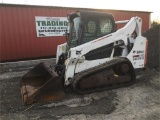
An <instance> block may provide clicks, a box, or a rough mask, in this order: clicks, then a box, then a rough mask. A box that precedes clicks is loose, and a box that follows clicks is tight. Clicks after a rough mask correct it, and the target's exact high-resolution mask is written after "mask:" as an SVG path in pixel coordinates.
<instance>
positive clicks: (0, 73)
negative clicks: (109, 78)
mask: <svg viewBox="0 0 160 120" xmlns="http://www.w3.org/2000/svg"><path fill="white" fill-rule="evenodd" d="M159 28H160V26H159V27H158V29H157V28H156V29H157V30H160V29H159ZM152 31H153V30H152ZM153 33H156V34H159V33H158V32H153ZM145 35H146V36H147V35H148V36H147V37H148V39H149V43H152V42H153V41H151V40H153V39H152V38H153V37H154V38H156V37H155V35H153V34H151V35H150V36H149V34H148V33H146V34H145ZM157 38H158V40H159V39H160V38H159V37H157ZM156 40H157V39H156ZM156 42H157V41H156ZM157 43H158V42H157ZM152 45H155V46H156V47H155V46H152V47H151V45H150V47H149V64H148V68H147V69H146V70H145V71H140V70H138V71H136V74H137V80H136V82H135V84H134V85H132V86H128V87H124V88H119V89H114V90H108V91H103V92H98V93H92V94H87V95H78V94H76V93H74V92H73V91H72V89H70V88H68V89H67V90H66V93H67V94H66V98H65V99H63V100H59V101H50V102H47V103H37V104H34V105H29V106H24V105H23V104H22V101H21V95H20V78H21V76H22V75H24V74H25V73H26V72H27V71H28V70H30V69H31V68H32V67H33V66H29V67H25V68H23V67H17V68H13V69H10V68H5V69H0V120H160V71H159V48H160V47H159V45H157V44H152ZM152 51H153V52H152ZM157 55H158V56H157Z"/></svg>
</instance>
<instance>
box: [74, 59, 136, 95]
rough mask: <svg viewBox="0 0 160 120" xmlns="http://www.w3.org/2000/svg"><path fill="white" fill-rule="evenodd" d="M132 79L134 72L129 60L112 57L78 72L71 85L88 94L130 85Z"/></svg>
mask: <svg viewBox="0 0 160 120" xmlns="http://www.w3.org/2000/svg"><path fill="white" fill-rule="evenodd" d="M134 81H135V72H134V68H133V66H132V64H131V63H130V61H129V60H128V59H126V58H114V59H113V60H111V61H109V62H106V63H104V64H101V65H99V66H96V67H94V68H90V69H87V70H85V71H82V72H80V73H78V74H77V75H75V76H74V78H73V82H72V86H73V89H74V90H75V91H76V92H78V93H79V94H88V93H92V92H100V91H104V90H109V89H115V88H119V87H124V86H128V85H132V84H133V83H134Z"/></svg>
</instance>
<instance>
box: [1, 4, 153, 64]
mask: <svg viewBox="0 0 160 120" xmlns="http://www.w3.org/2000/svg"><path fill="white" fill-rule="evenodd" d="M76 10H87V11H102V12H107V13H112V14H113V15H114V17H115V20H126V19H130V18H131V17H133V16H139V17H141V18H142V19H143V27H142V31H145V30H147V29H148V28H149V22H150V21H149V16H150V13H149V12H136V11H132V12H131V11H117V10H98V9H84V8H62V7H46V6H25V5H3V4H1V5H0V14H1V19H0V27H1V29H0V61H1V62H3V61H16V60H21V59H35V58H44V57H55V55H56V49H57V45H58V44H62V43H64V42H65V36H57V37H37V35H36V23H35V16H49V17H50V16H51V17H66V16H67V14H68V13H71V12H74V11H76Z"/></svg>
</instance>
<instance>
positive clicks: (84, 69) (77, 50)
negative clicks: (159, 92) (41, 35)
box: [21, 11, 148, 105]
mask: <svg viewBox="0 0 160 120" xmlns="http://www.w3.org/2000/svg"><path fill="white" fill-rule="evenodd" d="M67 18H68V21H69V32H67V33H66V38H67V41H66V43H64V44H61V45H58V47H57V57H56V66H55V70H52V69H51V68H50V67H48V65H46V64H45V63H40V64H39V65H37V66H36V67H35V68H33V69H32V70H31V71H29V72H28V73H27V74H25V75H24V76H23V77H22V79H21V95H22V100H23V103H24V104H25V105H26V104H32V103H34V102H42V101H48V100H55V99H56V100H57V99H62V98H63V97H65V92H64V90H63V89H64V88H65V86H71V87H72V88H73V89H74V91H76V92H77V93H79V94H88V93H92V92H99V91H103V90H108V89H114V88H119V87H124V86H128V85H132V84H133V83H134V81H135V79H136V75H135V70H134V69H137V68H144V67H145V65H146V61H147V46H148V42H147V39H146V38H144V37H143V36H141V26H142V19H141V18H139V17H132V18H131V19H130V20H124V21H116V22H115V20H114V16H113V15H112V14H107V13H99V12H88V11H87V12H86V11H76V12H74V13H70V14H69V15H68V16H67ZM121 23H126V25H125V26H124V27H123V28H121V29H118V30H117V29H116V26H117V24H121Z"/></svg>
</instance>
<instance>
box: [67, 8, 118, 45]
mask: <svg viewBox="0 0 160 120" xmlns="http://www.w3.org/2000/svg"><path fill="white" fill-rule="evenodd" d="M67 18H68V20H69V34H67V35H68V36H67V43H68V46H69V48H72V47H76V46H78V45H81V44H84V43H87V42H90V41H92V40H95V39H97V38H100V37H102V36H105V35H107V34H110V33H112V32H115V31H116V25H115V21H114V17H113V15H112V14H108V13H98V12H86V11H77V12H75V13H71V14H69V15H68V16H67Z"/></svg>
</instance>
